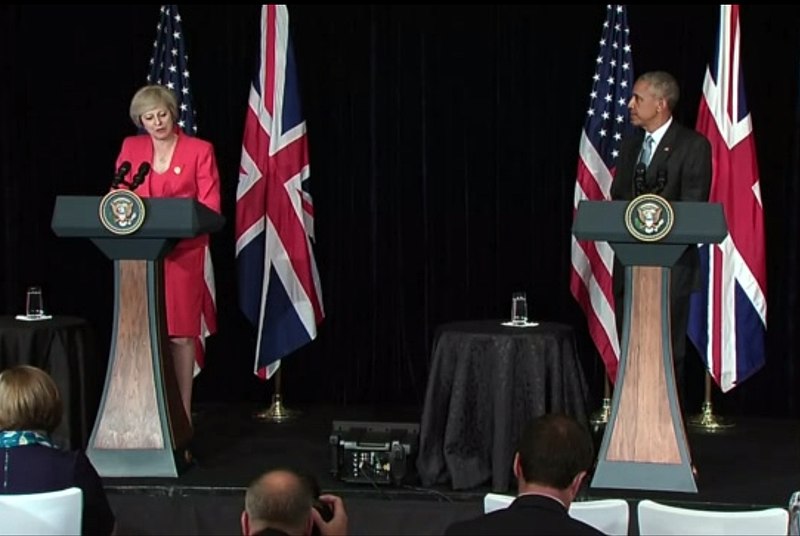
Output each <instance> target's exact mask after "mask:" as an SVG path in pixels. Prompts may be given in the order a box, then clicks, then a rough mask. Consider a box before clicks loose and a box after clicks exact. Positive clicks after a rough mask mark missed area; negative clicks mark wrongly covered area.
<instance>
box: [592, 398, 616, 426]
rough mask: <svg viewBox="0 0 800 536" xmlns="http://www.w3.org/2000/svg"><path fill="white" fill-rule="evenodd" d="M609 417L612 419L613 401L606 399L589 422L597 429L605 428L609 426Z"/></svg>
mask: <svg viewBox="0 0 800 536" xmlns="http://www.w3.org/2000/svg"><path fill="white" fill-rule="evenodd" d="M609 417H611V399H610V398H604V399H603V405H602V407H601V408H600V409H598V410H597V411H595V412H594V413H592V416H591V417H590V418H589V422H590V423H591V424H592V426H595V427H599V426H605V425H606V424H608V419H609Z"/></svg>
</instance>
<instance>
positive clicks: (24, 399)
mask: <svg viewBox="0 0 800 536" xmlns="http://www.w3.org/2000/svg"><path fill="white" fill-rule="evenodd" d="M61 414H62V405H61V395H59V393H58V387H56V384H55V382H54V381H53V379H52V378H51V377H50V376H49V375H48V374H47V373H46V372H45V371H43V370H42V369H40V368H36V367H32V366H29V365H20V366H16V367H12V368H9V369H6V370H4V371H3V372H0V430H7V431H12V430H13V431H19V430H34V431H40V432H45V433H47V434H50V433H52V432H53V430H55V429H56V427H57V426H58V424H59V423H60V422H61Z"/></svg>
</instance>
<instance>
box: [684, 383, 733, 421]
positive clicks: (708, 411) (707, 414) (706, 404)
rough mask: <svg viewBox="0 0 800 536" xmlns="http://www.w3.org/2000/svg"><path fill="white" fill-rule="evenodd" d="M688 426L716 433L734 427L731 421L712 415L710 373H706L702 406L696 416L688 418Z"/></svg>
mask: <svg viewBox="0 0 800 536" xmlns="http://www.w3.org/2000/svg"><path fill="white" fill-rule="evenodd" d="M689 426H691V427H692V428H697V429H700V430H703V431H705V432H716V431H717V430H721V429H723V428H731V427H732V426H735V424H734V423H733V421H731V420H730V419H726V418H724V417H718V416H717V415H714V406H713V405H712V403H711V373H709V372H708V371H706V393H705V397H704V400H703V405H702V407H701V409H700V413H699V414H698V415H694V416H692V417H689Z"/></svg>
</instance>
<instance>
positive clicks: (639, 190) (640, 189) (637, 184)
mask: <svg viewBox="0 0 800 536" xmlns="http://www.w3.org/2000/svg"><path fill="white" fill-rule="evenodd" d="M646 174H647V166H645V165H644V162H639V163H638V164H636V169H635V170H634V171H633V197H639V196H640V195H642V194H643V193H644V191H645V187H644V176H645V175H646Z"/></svg>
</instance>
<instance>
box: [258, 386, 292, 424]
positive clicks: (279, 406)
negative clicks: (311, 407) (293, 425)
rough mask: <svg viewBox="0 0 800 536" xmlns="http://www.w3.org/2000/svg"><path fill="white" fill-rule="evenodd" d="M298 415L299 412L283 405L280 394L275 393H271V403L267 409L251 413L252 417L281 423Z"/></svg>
mask: <svg viewBox="0 0 800 536" xmlns="http://www.w3.org/2000/svg"><path fill="white" fill-rule="evenodd" d="M299 416H300V412H299V411H296V410H292V409H288V408H287V407H285V406H284V405H283V401H282V400H281V395H280V394H279V393H275V394H274V395H272V404H270V406H269V407H268V408H267V409H263V410H261V411H257V412H255V413H253V419H255V420H257V421H262V422H275V423H281V422H286V421H290V420H292V419H296V418H297V417H299Z"/></svg>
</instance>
